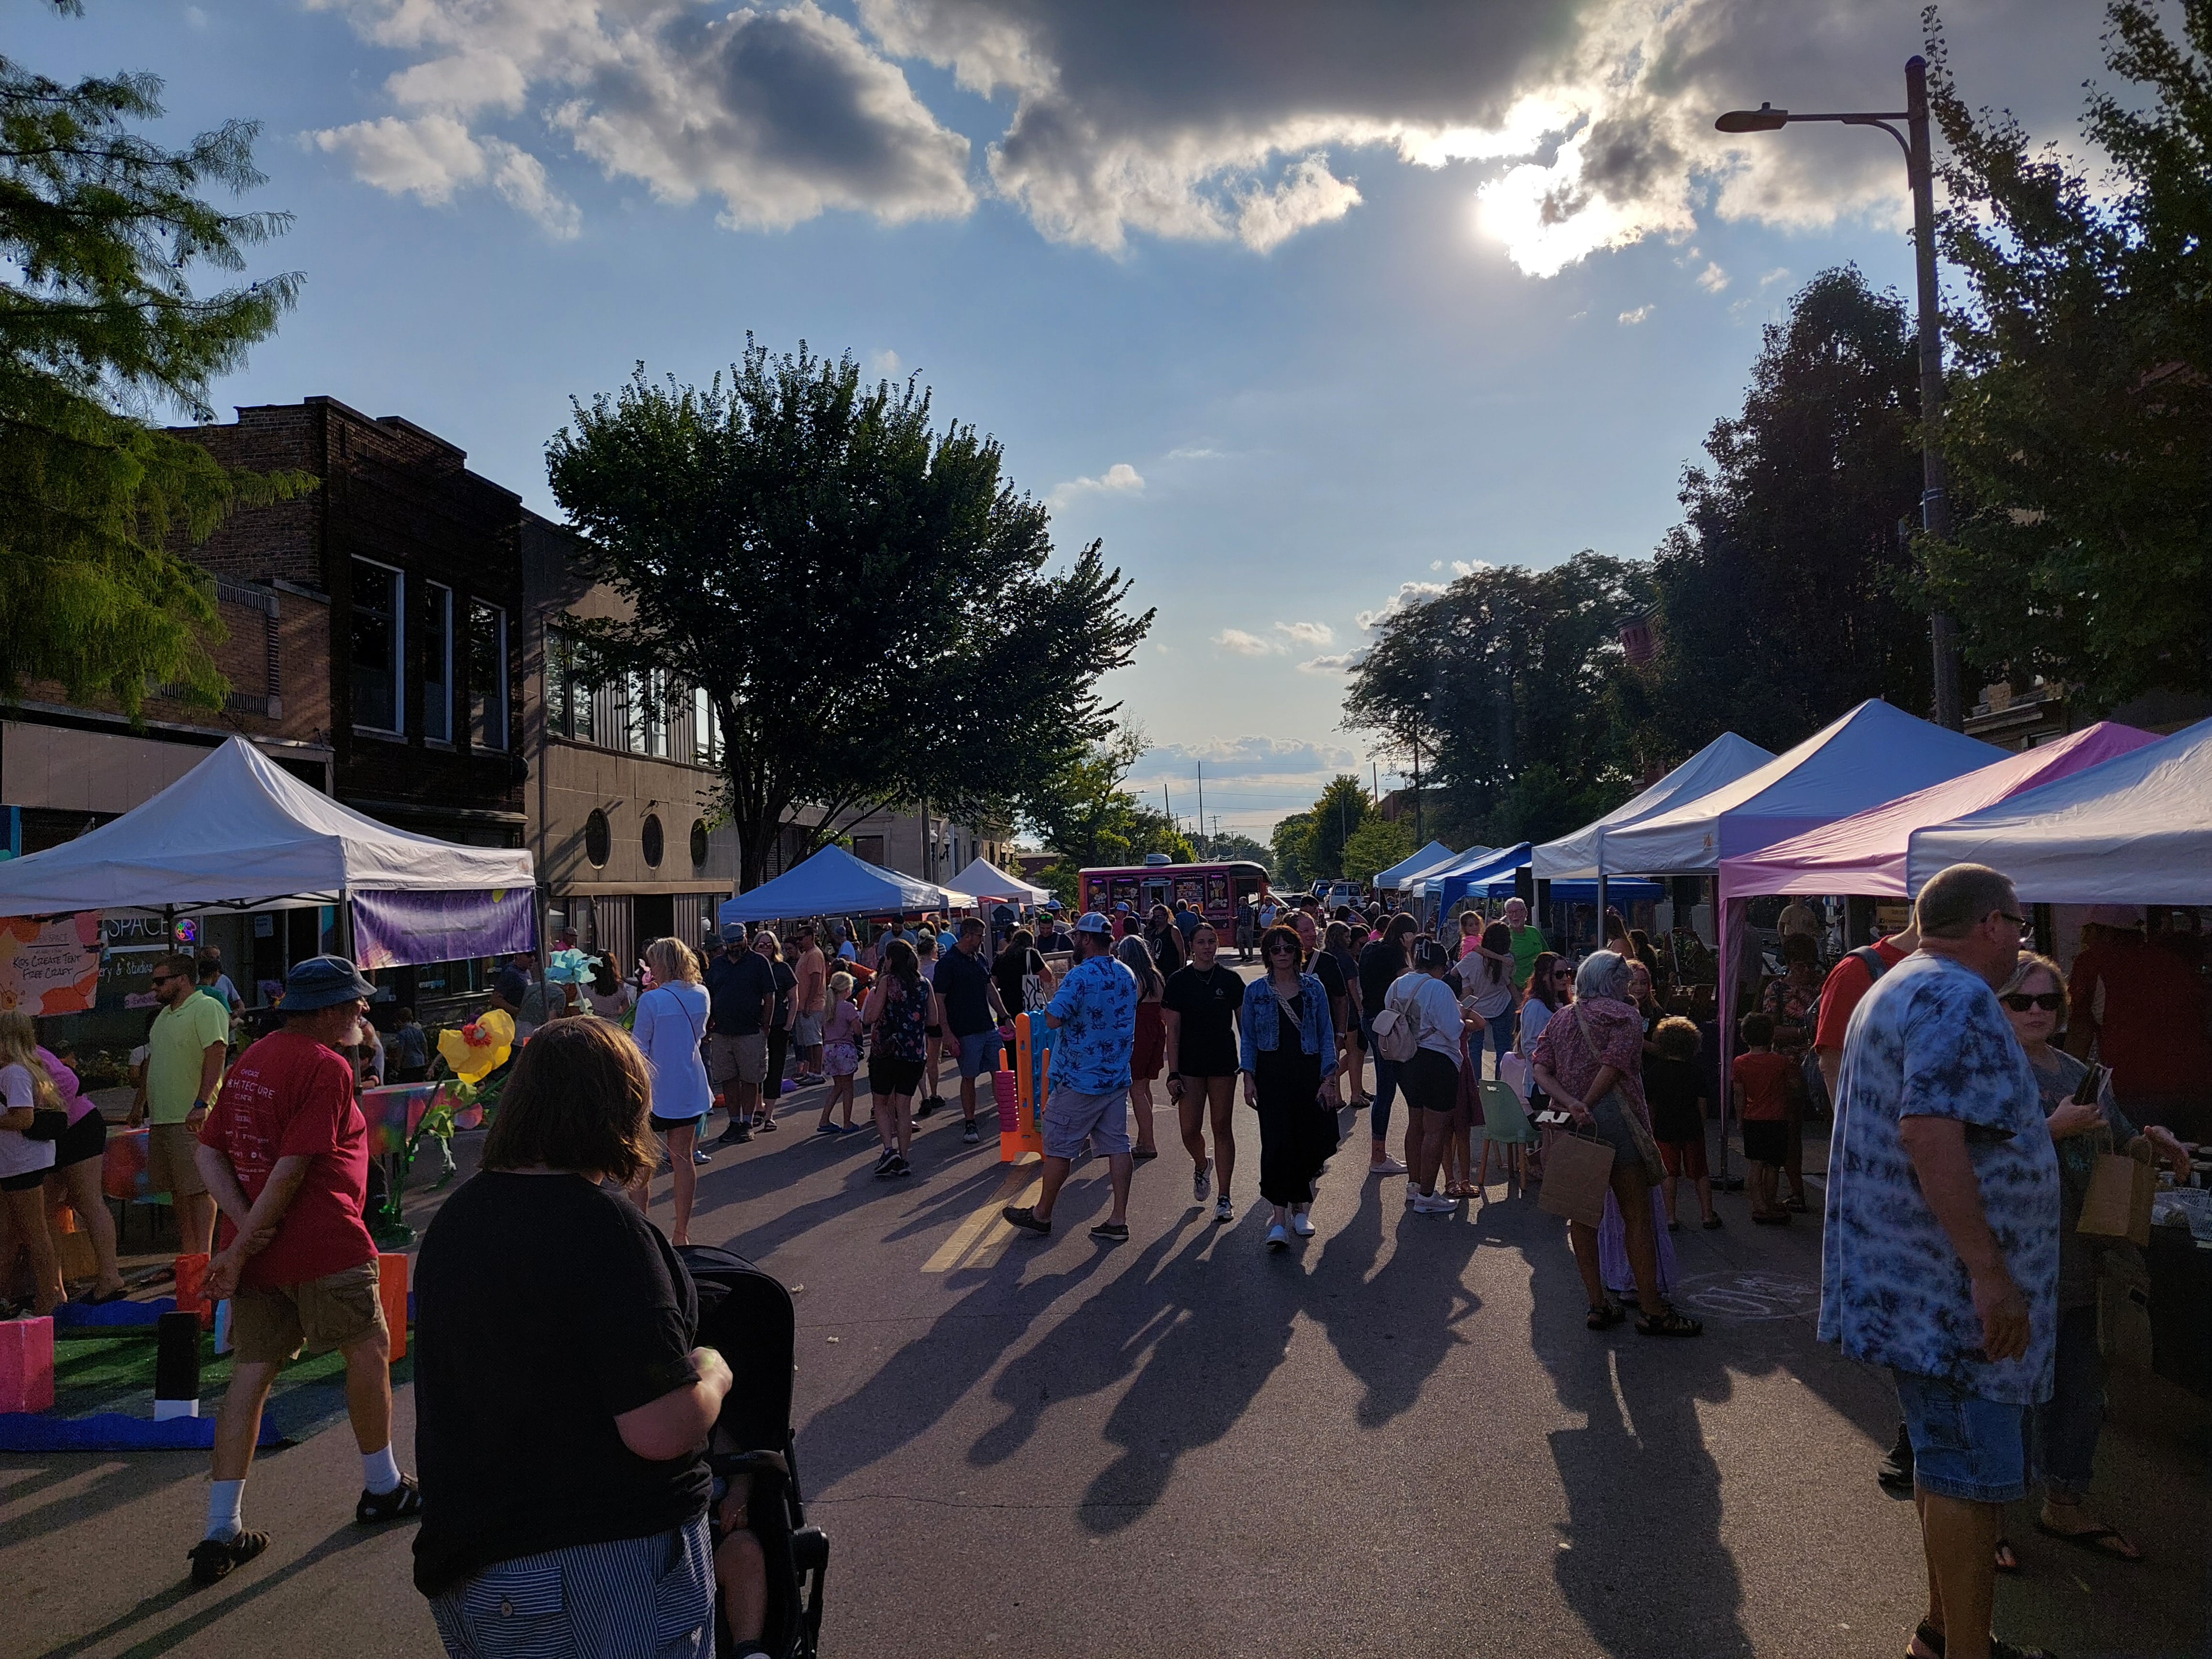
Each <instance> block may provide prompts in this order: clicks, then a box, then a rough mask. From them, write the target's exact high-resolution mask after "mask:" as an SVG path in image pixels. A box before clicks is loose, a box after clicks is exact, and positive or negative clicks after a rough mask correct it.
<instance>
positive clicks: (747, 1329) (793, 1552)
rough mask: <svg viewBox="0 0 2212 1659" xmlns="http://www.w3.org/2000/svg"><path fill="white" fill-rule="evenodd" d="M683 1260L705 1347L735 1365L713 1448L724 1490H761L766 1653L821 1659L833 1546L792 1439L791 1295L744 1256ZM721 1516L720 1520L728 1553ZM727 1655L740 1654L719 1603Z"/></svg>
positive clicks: (758, 1516)
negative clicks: (812, 1520) (813, 1510)
mask: <svg viewBox="0 0 2212 1659" xmlns="http://www.w3.org/2000/svg"><path fill="white" fill-rule="evenodd" d="M677 1254H678V1255H680V1256H681V1257H683V1259H684V1266H685V1267H687V1268H689V1269H690V1273H691V1279H692V1282H693V1283H694V1284H695V1285H697V1286H698V1291H699V1339H698V1340H699V1341H700V1343H701V1345H702V1346H706V1347H709V1348H713V1349H714V1350H715V1351H716V1352H719V1353H720V1355H721V1356H722V1358H724V1359H725V1360H726V1361H727V1362H728V1363H729V1366H730V1370H731V1371H732V1374H733V1375H734V1376H735V1378H736V1381H735V1383H733V1384H732V1387H731V1389H730V1392H729V1395H728V1397H727V1398H726V1399H725V1400H724V1401H722V1413H721V1415H720V1418H718V1419H716V1420H715V1424H714V1434H713V1436H712V1437H710V1438H709V1440H708V1455H707V1462H708V1466H709V1467H710V1468H712V1469H713V1470H714V1474H715V1476H716V1478H717V1479H718V1480H734V1479H737V1478H738V1477H741V1476H749V1477H750V1479H751V1481H752V1492H751V1499H750V1504H749V1505H748V1508H747V1511H746V1517H745V1518H746V1530H748V1531H749V1532H750V1533H751V1534H752V1535H753V1537H754V1538H755V1540H756V1541H758V1543H759V1545H760V1551H761V1556H762V1559H763V1565H764V1566H765V1568H766V1571H767V1583H768V1617H767V1620H766V1623H765V1625H764V1626H763V1629H762V1632H761V1638H760V1644H761V1646H762V1647H763V1648H764V1649H766V1650H767V1651H768V1652H769V1655H771V1656H772V1659H815V1656H816V1654H817V1651H818V1650H819V1648H820V1644H821V1636H822V1580H823V1575H824V1574H825V1573H826V1572H827V1571H828V1569H829V1540H828V1539H827V1538H825V1537H824V1536H823V1534H822V1529H821V1528H819V1527H810V1526H808V1525H807V1524H806V1509H805V1504H804V1503H803V1502H802V1501H801V1499H800V1497H799V1462H798V1455H797V1453H796V1451H795V1450H794V1449H793V1444H792V1437H791V1375H792V1367H793V1362H794V1358H795V1354H794V1350H795V1347H796V1346H797V1335H796V1330H795V1328H796V1324H797V1320H796V1316H794V1314H793V1310H792V1305H791V1292H790V1291H787V1290H785V1289H784V1287H783V1286H782V1285H781V1284H780V1283H779V1282H778V1281H777V1280H775V1279H773V1278H771V1277H770V1276H769V1275H768V1274H767V1273H763V1272H762V1271H761V1270H760V1269H759V1268H758V1267H755V1266H753V1264H752V1263H751V1262H750V1261H746V1260H745V1259H744V1257H743V1256H740V1255H733V1254H732V1253H731V1252H730V1251H728V1250H722V1249H714V1247H713V1246H711V1245H703V1244H686V1245H684V1246H682V1247H680V1248H679V1249H678V1251H677ZM720 1513H721V1506H720V1503H719V1502H718V1503H717V1504H716V1505H715V1509H714V1533H715V1536H714V1543H715V1547H716V1549H717V1550H718V1551H719V1550H720V1547H721V1543H722V1536H723V1534H722V1531H721V1522H720ZM714 1644H715V1651H716V1652H717V1653H718V1654H723V1655H728V1654H732V1653H734V1652H736V1650H737V1649H736V1646H735V1643H734V1639H733V1638H732V1635H731V1632H730V1629H729V1626H728V1625H727V1623H726V1620H725V1619H724V1617H723V1610H722V1605H721V1598H720V1595H717V1596H716V1598H715V1607H714Z"/></svg>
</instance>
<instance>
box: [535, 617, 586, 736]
mask: <svg viewBox="0 0 2212 1659" xmlns="http://www.w3.org/2000/svg"><path fill="white" fill-rule="evenodd" d="M546 675H547V678H548V679H549V680H550V685H549V687H548V690H549V691H550V694H551V699H552V712H551V715H550V718H551V720H552V721H553V729H554V730H555V731H556V732H559V733H560V734H561V736H562V737H564V738H574V739H575V740H576V741H577V742H579V743H597V742H598V741H599V722H598V720H597V718H596V716H597V713H598V710H597V693H598V689H599V688H598V687H596V686H595V685H593V684H592V681H591V678H590V677H589V675H588V674H587V673H586V671H585V669H584V663H583V656H582V653H581V652H580V650H579V649H578V647H577V645H576V642H575V641H574V640H572V639H570V638H569V637H568V635H565V634H561V633H550V634H549V635H547V637H546Z"/></svg>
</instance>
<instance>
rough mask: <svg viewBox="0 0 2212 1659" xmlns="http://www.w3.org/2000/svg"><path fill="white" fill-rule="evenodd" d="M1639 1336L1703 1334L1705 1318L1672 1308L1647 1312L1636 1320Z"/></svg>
mask: <svg viewBox="0 0 2212 1659" xmlns="http://www.w3.org/2000/svg"><path fill="white" fill-rule="evenodd" d="M1636 1334H1638V1336H1703V1335H1704V1334H1705V1322H1704V1321H1703V1320H1699V1319H1690V1318H1686V1317H1685V1316H1683V1315H1681V1314H1678V1313H1676V1312H1675V1311H1674V1310H1673V1309H1672V1308H1662V1309H1661V1310H1659V1311H1658V1312H1657V1313H1656V1314H1645V1315H1644V1316H1643V1317H1641V1318H1640V1319H1638V1321H1637V1322H1636Z"/></svg>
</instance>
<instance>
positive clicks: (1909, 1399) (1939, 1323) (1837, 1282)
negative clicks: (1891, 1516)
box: [1820, 864, 2058, 1659]
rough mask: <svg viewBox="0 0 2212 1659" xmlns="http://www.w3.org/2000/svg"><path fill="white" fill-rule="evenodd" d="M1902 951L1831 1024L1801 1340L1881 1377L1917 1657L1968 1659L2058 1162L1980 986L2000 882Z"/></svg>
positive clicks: (2001, 909) (2007, 1489)
mask: <svg viewBox="0 0 2212 1659" xmlns="http://www.w3.org/2000/svg"><path fill="white" fill-rule="evenodd" d="M1916 915H1917V921H1918V924H1919V929H1920V939H1921V944H1920V949H1919V950H1918V951H1917V952H1915V953H1914V954H1913V955H1911V956H1909V957H1906V958H1905V960H1904V961H1903V962H1901V963H1899V964H1898V965H1897V966H1896V967H1895V968H1893V969H1891V970H1890V971H1889V972H1888V973H1887V974H1886V975H1883V976H1882V978H1881V980H1880V981H1877V982H1876V983H1875V986H1874V987H1873V988H1872V989H1871V990H1869V992H1868V993H1867V994H1866V996H1865V998H1864V999H1863V1000H1862V1001H1861V1002H1860V1003H1859V1006H1858V1007H1857V1010H1856V1011H1854V1012H1853V1013H1852V1015H1851V1021H1850V1030H1849V1032H1848V1034H1847V1035H1846V1036H1845V1038H1844V1059H1843V1068H1842V1071H1841V1073H1840V1074H1839V1076H1838V1088H1837V1096H1836V1127H1835V1135H1834V1141H1833V1152H1832V1156H1831V1158H1830V1160H1829V1176H1828V1200H1827V1215H1826V1231H1825V1233H1824V1235H1823V1237H1822V1239H1821V1276H1820V1277H1821V1283H1820V1335H1821V1337H1822V1339H1823V1340H1827V1341H1831V1342H1836V1343H1838V1344H1840V1345H1841V1346H1842V1347H1843V1350H1844V1352H1845V1353H1848V1354H1850V1355H1851V1356H1852V1357H1853V1358H1858V1359H1863V1360H1867V1361H1869V1363H1871V1364H1878V1365H1887V1366H1888V1367H1889V1368H1890V1370H1891V1371H1892V1373H1893V1375H1894V1376H1895V1377H1896V1380H1897V1390H1898V1398H1899V1403H1900V1404H1901V1405H1902V1406H1903V1407H1904V1414H1905V1424H1906V1427H1907V1429H1908V1431H1909V1432H1910V1434H1911V1441H1912V1449H1913V1462H1914V1479H1915V1488H1914V1501H1915V1502H1916V1504H1917V1505H1918V1507H1919V1510H1920V1525H1921V1535H1922V1540H1923V1545H1924V1547H1925V1550H1926V1555H1927V1560H1928V1569H1929V1584H1928V1616H1927V1619H1926V1620H1925V1621H1924V1622H1923V1624H1922V1626H1921V1627H1920V1630H1919V1631H1918V1632H1917V1633H1916V1635H1915V1637H1914V1638H1913V1644H1912V1647H1911V1652H1912V1653H1913V1654H1915V1655H1918V1656H1921V1659H1936V1656H1942V1659H1986V1656H1987V1655H1988V1654H1989V1652H1990V1640H1991V1638H1990V1601H1991V1598H1992V1596H1993V1595H1994V1593H1995V1586H1996V1568H1995V1551H1996V1542H1997V1539H1998V1537H1999V1535H2000V1528H2001V1523H2002V1506H2003V1505H2004V1504H2006V1503H2008V1502H2009V1501H2011V1500H2012V1499H2015V1498H2021V1497H2023V1496H2025V1494H2026V1492H2027V1470H2026V1468H2025V1462H2024V1458H2023V1455H2022V1449H2021V1422H2022V1418H2023V1415H2024V1413H2025V1411H2026V1409H2027V1407H2029V1406H2030V1405H2032V1404H2033V1403H2034V1402H2035V1401H2039V1400H2041V1399H2043V1398H2045V1396H2046V1395H2048V1394H2049V1393H2050V1389H2051V1351H2052V1346H2053V1343H2054V1341H2055V1339H2056V1335H2057V1282H2058V1163H2057V1155H2056V1154H2055V1153H2054V1152H2053V1151H2052V1149H2051V1134H2050V1131H2049V1130H2048V1129H2047V1128H2046V1127H2045V1124H2044V1120H2043V1108H2042V1102H2041V1100H2040V1098H2039V1095H2038V1093H2037V1091H2036V1085H2035V1075H2034V1073H2033V1070H2032V1068H2031V1067H2030V1066H2029V1065H2028V1061H2027V1054H2026V1052H2025V1051H2024V1050H2023V1049H2022V1048H2021V1046H2020V1044H2019V1042H2018V1041H2017V1040H2016V1039H2015V1037H2014V1036H2013V1031H2012V1027H2011V1025H2010V1024H2009V1023H2008V1021H2007V1020H2006V1018H2005V1016H2004V1011H2003V1009H2002V1006H2000V1005H1999V1004H1998V1002H1997V1000H1996V987H1997V986H1999V985H2001V984H2002V983H2003V982H2004V981H2005V979H2006V978H2007V976H2008V975H2009V974H2010V973H2011V971H2012V968H2013V964H2014V963H2015V961H2017V960H2018V958H2019V954H2020V945H2021V929H2022V928H2023V927H2025V926H2026V923H2025V921H2023V920H2022V917H2021V906H2020V900H2019V897H2018V896H2017V895H2016V894H2015V891H2014V890H2013V886H2012V884H2011V883H2010V882H2009V881H2008V880H2007V879H2006V878H2004V877H2003V876H2002V875H2000V874H1999V873H1998V872H1996V871H1994V870H1990V869H1988V868H1986V867H1984V866H1981V865H1976V864H1960V865H1954V866H1951V867H1950V868H1949V869H1948V870H1945V871H1943V872H1941V873H1939V874H1938V875H1937V876H1936V877H1935V878H1934V879H1933V880H1931V881H1929V884H1927V886H1926V887H1924V888H1923V889H1922V890H1921V894H1920V897H1919V901H1918V903H1917V908H1916Z"/></svg>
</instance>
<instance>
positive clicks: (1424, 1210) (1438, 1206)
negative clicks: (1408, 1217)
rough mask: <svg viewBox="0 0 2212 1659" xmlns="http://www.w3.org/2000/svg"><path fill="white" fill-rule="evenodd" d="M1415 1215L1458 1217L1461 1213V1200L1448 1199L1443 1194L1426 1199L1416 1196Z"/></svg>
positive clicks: (1414, 1200)
mask: <svg viewBox="0 0 2212 1659" xmlns="http://www.w3.org/2000/svg"><path fill="white" fill-rule="evenodd" d="M1413 1213H1414V1214H1416V1215H1456V1214H1458V1213H1459V1200H1457V1199H1455V1198H1446V1197H1445V1196H1444V1195H1443V1194H1442V1193H1438V1194H1436V1195H1435V1196H1434V1197H1432V1198H1425V1197H1422V1196H1420V1195H1419V1194H1416V1195H1415V1197H1414V1199H1413Z"/></svg>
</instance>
